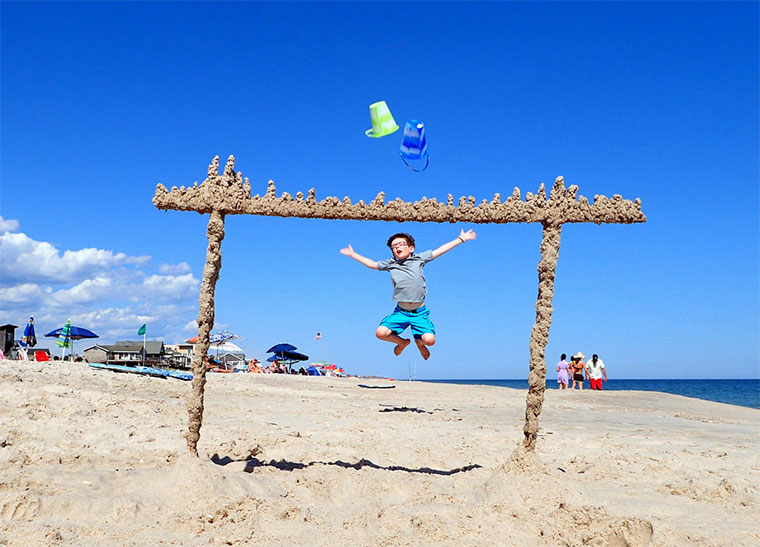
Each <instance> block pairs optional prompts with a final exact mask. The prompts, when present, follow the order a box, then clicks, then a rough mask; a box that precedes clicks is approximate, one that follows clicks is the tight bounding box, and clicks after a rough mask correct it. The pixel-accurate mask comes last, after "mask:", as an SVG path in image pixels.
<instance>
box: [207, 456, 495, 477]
mask: <svg viewBox="0 0 760 547" xmlns="http://www.w3.org/2000/svg"><path fill="white" fill-rule="evenodd" d="M211 461H212V462H214V463H215V464H217V465H228V464H230V463H233V462H242V461H244V462H245V469H243V471H245V472H246V473H253V471H254V470H256V469H257V468H260V467H274V468H275V469H279V470H281V471H295V470H296V469H306V468H307V467H311V466H313V465H334V466H337V467H343V468H345V469H357V470H358V469H362V468H364V467H369V468H372V469H382V470H385V471H403V472H405V473H422V474H425V475H455V474H456V473H463V472H465V471H472V470H473V469H479V468H481V467H482V466H481V465H478V464H476V463H475V464H471V465H466V466H464V467H457V468H455V469H450V470H447V469H433V468H431V467H418V468H416V469H412V468H409V467H404V466H401V465H388V466H383V465H377V464H376V463H374V462H372V461H370V460H367V459H365V458H362V459H361V460H359V461H358V462H356V463H349V462H344V461H341V460H336V461H334V462H320V461H313V462H308V463H303V462H291V461H287V460H279V461H275V460H269V461H268V462H264V461H261V460H259V459H258V458H243V459H237V460H235V459H233V458H230V457H229V456H224V457H221V456H219V454H214V455H213V456H211Z"/></svg>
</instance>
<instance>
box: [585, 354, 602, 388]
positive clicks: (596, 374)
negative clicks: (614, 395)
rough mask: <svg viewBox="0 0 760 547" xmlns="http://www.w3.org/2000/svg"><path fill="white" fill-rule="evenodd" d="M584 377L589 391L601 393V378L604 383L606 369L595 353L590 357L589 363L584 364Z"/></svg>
mask: <svg viewBox="0 0 760 547" xmlns="http://www.w3.org/2000/svg"><path fill="white" fill-rule="evenodd" d="M586 375H587V376H588V383H589V385H590V386H591V389H598V390H599V391H602V376H604V381H605V382H606V381H607V369H606V368H604V361H602V360H601V359H599V356H598V355H597V354H596V353H595V354H594V355H592V356H591V361H589V362H588V363H587V364H586Z"/></svg>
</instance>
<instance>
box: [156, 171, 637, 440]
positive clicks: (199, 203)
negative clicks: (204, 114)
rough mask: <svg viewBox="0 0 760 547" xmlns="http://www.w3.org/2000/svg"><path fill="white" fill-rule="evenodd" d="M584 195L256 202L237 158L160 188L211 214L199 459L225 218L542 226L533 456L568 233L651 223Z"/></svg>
mask: <svg viewBox="0 0 760 547" xmlns="http://www.w3.org/2000/svg"><path fill="white" fill-rule="evenodd" d="M577 193H578V187H577V186H574V185H573V186H570V187H568V188H565V183H564V179H563V178H562V177H557V179H556V180H555V181H554V186H552V189H551V192H550V193H549V197H548V199H547V197H546V190H545V188H544V185H543V184H541V186H540V187H539V189H538V193H537V194H532V193H530V192H528V193H527V194H526V195H525V201H523V200H522V199H521V198H520V190H519V189H518V188H515V189H514V191H513V192H512V195H511V196H509V197H508V198H507V199H506V200H505V201H503V202H502V201H501V196H500V195H499V194H496V195H494V197H493V199H492V200H491V201H490V202H488V201H487V200H485V199H484V200H483V201H482V202H481V203H480V204H478V205H476V203H475V198H474V197H472V196H469V197H468V198H465V197H464V196H463V197H460V198H459V201H458V205H454V199H453V197H452V196H451V194H449V196H448V202H447V203H442V202H439V201H437V200H436V199H435V198H432V199H428V198H426V197H423V198H422V199H421V200H419V201H415V202H413V203H410V202H404V201H402V200H401V199H400V198H396V199H395V200H393V201H389V202H387V203H386V201H385V193H384V192H380V193H379V194H377V197H375V199H373V200H372V201H371V202H369V203H365V202H364V201H359V202H358V203H356V204H354V203H351V200H350V199H349V198H348V197H346V198H344V199H343V200H342V201H341V200H339V199H338V198H337V197H332V196H330V197H327V198H325V199H323V200H322V201H317V199H316V192H315V190H314V188H312V189H311V190H309V192H308V194H307V196H306V198H304V195H303V193H302V192H298V193H297V194H296V197H295V198H293V197H292V196H291V195H290V194H288V193H287V192H283V194H282V195H281V196H280V197H277V195H276V194H275V186H274V182H272V181H271V180H270V181H269V185H268V187H267V191H266V193H265V194H264V195H263V196H259V195H258V194H257V195H255V196H251V184H250V182H249V181H248V178H247V177H246V178H245V180H243V175H242V173H239V172H238V173H236V172H235V157H234V156H230V157H229V158H228V160H227V165H226V166H225V168H224V173H223V174H222V175H220V174H219V156H216V157H215V158H214V160H213V161H212V162H211V165H209V167H208V177H207V178H206V180H204V181H203V183H201V184H200V185H198V183H197V182H196V183H195V184H193V186H191V187H188V188H185V187H184V186H182V187H180V188H176V187H172V189H171V191H168V190H167V189H166V187H165V186H164V185H163V184H158V185H157V186H156V193H155V195H154V196H153V204H154V205H155V206H156V207H157V208H158V209H163V210H169V209H173V210H177V211H195V212H197V213H201V214H208V215H209V221H208V228H207V230H206V234H207V236H208V248H207V251H206V265H205V267H204V268H203V281H202V283H201V292H200V297H199V299H198V303H199V305H200V310H199V312H198V344H197V347H196V351H195V355H194V356H193V362H192V368H193V383H192V391H191V394H190V397H189V399H188V414H189V426H188V433H187V444H188V448H189V449H190V451H191V452H192V453H196V454H197V444H198V440H199V439H200V429H201V425H202V422H203V394H204V389H205V386H206V367H205V366H204V357H205V355H206V353H207V352H208V348H209V334H210V333H211V329H212V327H213V326H214V291H215V288H216V282H217V280H218V279H219V270H220V268H221V265H222V249H221V246H222V240H223V239H224V218H225V216H226V215H266V216H280V217H301V218H324V219H348V220H384V221H397V222H409V221H411V222H451V223H454V222H470V223H475V224H490V223H496V224H505V223H510V222H540V223H541V224H542V225H543V237H542V240H541V259H540V261H539V263H538V298H537V300H536V322H535V324H534V325H533V329H532V330H531V334H530V373H529V375H528V385H529V388H528V397H527V400H526V404H525V426H524V427H523V433H524V436H525V438H524V440H523V446H524V448H525V449H527V450H529V451H533V450H534V449H535V444H536V437H537V435H538V417H539V415H540V414H541V407H542V405H543V401H544V391H545V389H546V361H545V350H546V344H547V343H548V341H549V327H550V326H551V320H552V311H553V309H552V298H553V296H554V274H555V268H556V266H557V257H558V256H559V245H560V236H561V233H562V225H563V224H565V223H575V222H595V223H597V224H606V223H618V224H633V223H638V222H646V216H644V213H642V212H641V200H640V199H639V198H636V200H635V201H630V200H626V199H623V198H622V197H621V196H619V195H614V196H612V198H611V199H610V198H607V197H606V196H594V203H593V204H589V202H588V199H586V198H585V197H583V196H577V195H576V194H577Z"/></svg>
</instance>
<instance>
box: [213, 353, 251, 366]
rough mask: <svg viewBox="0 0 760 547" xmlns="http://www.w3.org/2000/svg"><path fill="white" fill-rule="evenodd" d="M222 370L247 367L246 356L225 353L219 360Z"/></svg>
mask: <svg viewBox="0 0 760 547" xmlns="http://www.w3.org/2000/svg"><path fill="white" fill-rule="evenodd" d="M217 361H219V364H220V365H221V366H222V368H226V369H227V370H230V369H233V368H243V366H244V365H245V356H244V355H241V354H239V353H225V354H223V355H221V356H219V357H218V358H217Z"/></svg>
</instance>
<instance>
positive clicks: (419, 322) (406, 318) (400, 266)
mask: <svg viewBox="0 0 760 547" xmlns="http://www.w3.org/2000/svg"><path fill="white" fill-rule="evenodd" d="M476 237H477V234H476V233H475V232H474V231H472V230H467V231H466V232H465V231H464V230H461V232H460V233H459V235H458V236H457V238H456V239H453V240H451V241H449V242H448V243H444V244H443V245H441V246H440V247H438V248H437V249H435V250H434V251H423V252H422V253H420V254H415V253H414V238H413V237H412V236H410V235H409V234H407V233H398V234H394V235H392V236H391V237H390V238H388V242H387V245H388V247H389V248H390V250H391V253H392V254H393V258H389V259H387V260H381V261H378V262H376V261H374V260H372V259H369V258H366V257H364V256H362V255H360V254H359V253H357V252H356V251H354V249H353V247H351V245H349V246H348V247H345V248H344V249H341V250H340V252H341V254H344V255H346V256H348V257H350V258H353V259H354V260H356V261H357V262H360V263H361V264H364V265H365V266H367V267H368V268H372V269H373V270H381V271H387V272H389V273H390V274H391V281H392V282H393V300H394V301H395V302H396V309H394V310H393V313H391V314H390V315H388V316H387V317H385V318H384V319H383V320H382V321H381V322H380V326H379V327H377V330H376V331H375V336H377V337H378V338H379V339H380V340H384V341H386V342H391V343H392V344H395V345H396V347H394V348H393V353H394V354H395V355H401V352H402V351H404V349H405V348H406V346H408V345H409V344H410V343H411V340H408V339H406V338H401V336H400V334H401V333H402V332H404V331H405V330H406V329H407V327H411V330H412V336H413V337H414V342H415V344H417V349H418V350H419V352H420V355H422V358H423V359H425V360H427V359H428V357H430V350H429V349H428V346H432V345H433V344H435V326H434V325H433V323H432V322H431V321H430V311H429V310H428V309H427V308H426V307H425V296H427V285H426V283H425V274H424V273H423V268H424V267H425V264H427V263H428V262H430V261H431V260H433V259H435V258H438V257H439V256H441V255H442V254H444V253H446V252H448V251H450V250H451V249H453V248H454V247H456V246H457V245H461V244H462V243H464V242H465V241H469V240H471V239H475V238H476Z"/></svg>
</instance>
